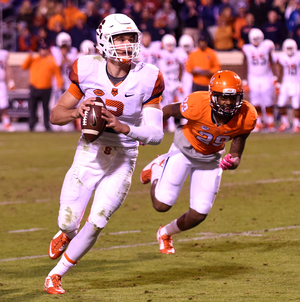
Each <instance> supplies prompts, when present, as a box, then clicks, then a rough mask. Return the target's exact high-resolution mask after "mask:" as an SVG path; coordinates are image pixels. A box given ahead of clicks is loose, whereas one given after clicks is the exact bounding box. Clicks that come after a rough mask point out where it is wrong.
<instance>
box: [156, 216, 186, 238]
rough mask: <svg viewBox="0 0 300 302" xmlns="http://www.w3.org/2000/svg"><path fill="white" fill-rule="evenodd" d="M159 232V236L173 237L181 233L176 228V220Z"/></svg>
mask: <svg viewBox="0 0 300 302" xmlns="http://www.w3.org/2000/svg"><path fill="white" fill-rule="evenodd" d="M160 232H161V234H167V235H175V234H179V233H181V232H182V231H181V230H180V229H179V227H178V226H177V219H175V220H173V221H172V222H170V223H169V224H167V225H166V226H164V227H163V228H162V229H161V231H160Z"/></svg>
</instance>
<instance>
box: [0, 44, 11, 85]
mask: <svg viewBox="0 0 300 302" xmlns="http://www.w3.org/2000/svg"><path fill="white" fill-rule="evenodd" d="M8 55H9V52H8V51H7V50H4V49H1V50H0V82H5V77H6V64H7V58H8Z"/></svg>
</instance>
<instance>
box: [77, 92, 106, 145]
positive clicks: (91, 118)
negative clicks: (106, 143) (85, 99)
mask: <svg viewBox="0 0 300 302" xmlns="http://www.w3.org/2000/svg"><path fill="white" fill-rule="evenodd" d="M94 103H95V104H94V105H92V106H90V108H91V109H90V110H89V111H85V112H84V117H81V129H82V130H81V131H82V133H83V135H84V137H85V138H86V139H87V140H88V141H89V142H90V143H91V142H93V141H94V140H96V139H97V138H98V137H99V136H100V135H101V134H102V133H103V131H104V130H105V127H106V123H107V122H106V120H104V119H103V118H102V117H101V108H102V107H104V108H106V107H105V104H104V102H103V100H102V99H101V98H99V97H96V101H95V102H94Z"/></svg>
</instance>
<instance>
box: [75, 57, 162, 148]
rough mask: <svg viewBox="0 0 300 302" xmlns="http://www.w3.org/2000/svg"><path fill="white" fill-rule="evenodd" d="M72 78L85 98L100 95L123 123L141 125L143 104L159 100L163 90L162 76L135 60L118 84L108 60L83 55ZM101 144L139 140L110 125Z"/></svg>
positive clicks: (133, 143) (134, 143) (118, 144)
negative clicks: (115, 82) (113, 128)
mask: <svg viewBox="0 0 300 302" xmlns="http://www.w3.org/2000/svg"><path fill="white" fill-rule="evenodd" d="M70 79H71V80H72V82H74V83H75V84H76V85H78V87H79V88H80V90H81V92H82V93H83V94H84V97H83V98H82V100H81V101H83V100H84V99H87V98H90V97H96V96H99V97H101V98H102V99H103V101H104V102H105V105H106V108H107V109H108V110H109V111H110V112H111V113H113V114H114V115H115V116H116V117H117V118H118V119H119V120H120V121H121V122H122V123H124V124H127V125H129V126H139V125H140V123H141V120H142V106H143V105H145V104H151V103H158V102H159V101H158V98H159V97H160V95H161V94H162V91H163V89H164V81H163V76H162V74H161V72H160V71H159V69H158V68H157V67H155V66H154V65H151V64H145V63H142V62H138V63H136V62H132V63H131V70H130V72H129V74H128V75H127V77H126V78H125V79H124V80H123V81H122V82H121V83H120V84H118V85H117V86H115V85H114V84H113V83H112V82H111V80H110V79H109V77H108V75H107V71H106V60H104V59H103V58H102V57H101V56H99V55H94V56H93V55H88V56H82V57H80V58H78V60H76V62H75V63H74V64H73V68H72V71H71V73H70ZM98 140H100V142H101V143H105V144H108V145H110V146H116V147H136V146H138V142H137V141H136V140H135V139H133V138H130V137H128V136H126V135H124V134H121V133H116V132H114V131H113V130H112V129H109V128H107V129H106V130H105V132H104V133H103V134H102V135H101V136H100V137H99V138H98Z"/></svg>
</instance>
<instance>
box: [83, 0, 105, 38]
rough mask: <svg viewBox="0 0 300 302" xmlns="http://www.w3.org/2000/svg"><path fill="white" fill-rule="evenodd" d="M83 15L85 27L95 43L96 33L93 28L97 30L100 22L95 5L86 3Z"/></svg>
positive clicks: (92, 2)
mask: <svg viewBox="0 0 300 302" xmlns="http://www.w3.org/2000/svg"><path fill="white" fill-rule="evenodd" d="M85 14H86V25H87V26H88V27H89V29H90V32H91V36H92V37H93V40H92V41H94V42H96V32H95V28H98V25H99V24H100V21H101V16H100V14H99V12H98V10H97V7H96V4H95V2H94V1H87V2H86V4H85Z"/></svg>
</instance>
